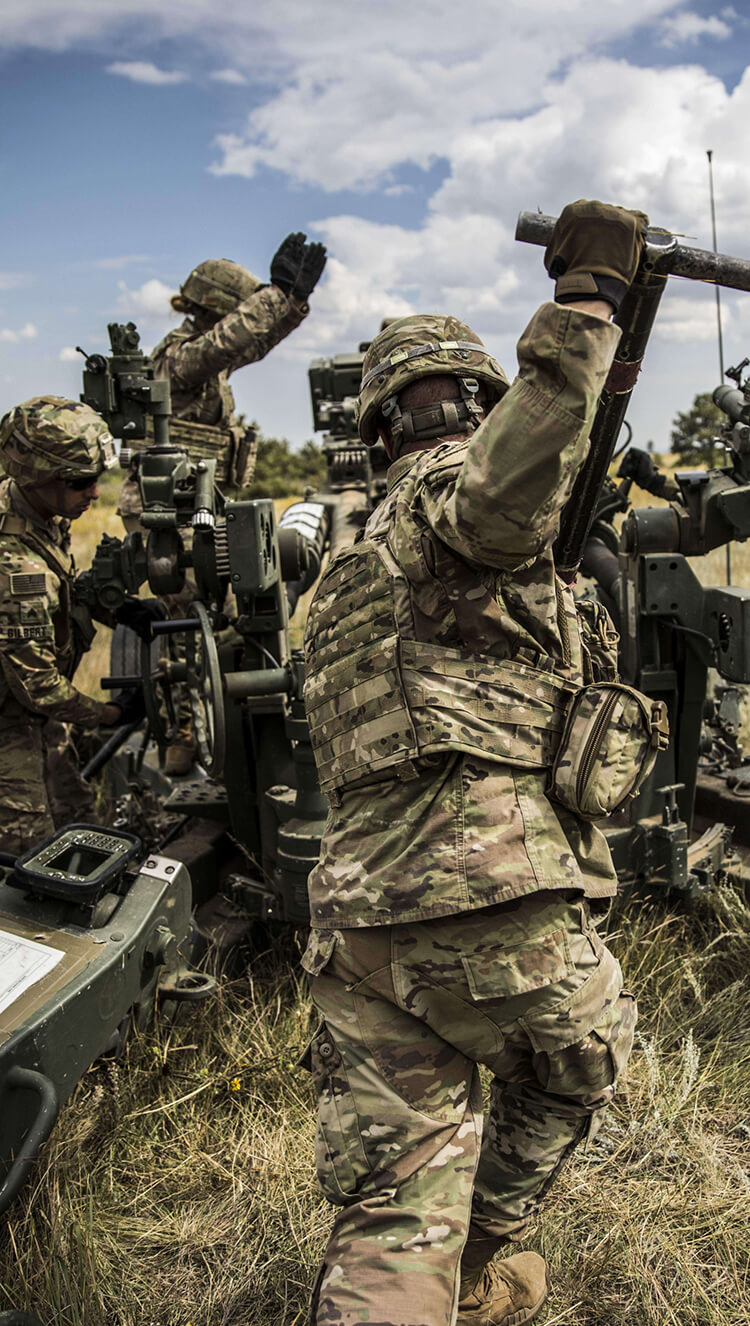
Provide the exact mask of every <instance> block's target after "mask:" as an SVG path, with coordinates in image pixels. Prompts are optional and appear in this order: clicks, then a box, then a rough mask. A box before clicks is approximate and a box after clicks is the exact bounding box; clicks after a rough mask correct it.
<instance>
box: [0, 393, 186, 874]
mask: <svg viewBox="0 0 750 1326" xmlns="http://www.w3.org/2000/svg"><path fill="white" fill-rule="evenodd" d="M0 457H1V459H2V465H3V468H4V470H5V473H6V475H7V476H8V477H6V478H4V479H3V480H2V481H1V482H0V848H2V850H3V851H6V852H12V853H14V854H18V853H19V852H22V851H24V850H25V849H26V848H27V847H30V846H31V845H32V844H33V843H35V842H37V841H38V840H39V839H41V838H44V837H45V836H46V835H48V834H50V833H52V831H53V829H54V828H55V827H59V826H60V825H62V824H65V823H69V822H70V821H71V820H73V821H75V820H80V821H85V820H88V821H90V820H91V819H92V818H93V806H92V800H91V794H90V791H89V789H88V787H87V785H86V784H85V783H84V782H83V781H82V779H81V777H80V774H79V773H78V770H77V768H76V766H75V764H74V761H73V759H72V757H71V752H70V748H69V745H68V743H67V741H66V732H65V728H64V726H63V725H64V724H68V723H72V724H75V725H76V726H78V727H81V728H95V727H97V726H99V725H101V726H103V727H114V726H119V725H120V724H122V723H125V722H130V721H133V720H134V719H137V718H139V717H142V716H143V700H142V696H141V695H140V693H139V692H136V693H131V694H130V695H127V694H125V695H123V696H122V697H120V696H118V697H117V699H116V700H114V699H113V700H112V701H110V702H109V703H105V702H103V701H101V700H93V699H91V698H90V697H89V696H88V695H84V694H83V693H82V692H81V691H79V690H76V688H75V686H74V685H73V683H72V680H71V679H72V677H73V674H74V672H75V669H76V666H77V664H78V662H79V660H80V658H81V655H82V653H83V652H84V651H85V650H86V649H88V648H89V646H90V644H91V640H92V638H93V635H94V629H93V626H92V624H91V619H90V614H89V612H88V610H87V609H85V608H84V607H83V606H82V605H81V604H76V601H75V574H76V573H75V565H74V562H73V558H72V556H71V553H70V524H71V521H73V520H77V519H78V517H79V516H81V515H83V513H84V511H86V510H87V509H88V507H89V506H90V505H91V503H92V502H93V501H95V499H96V497H97V495H98V494H97V481H98V479H99V476H100V475H101V474H102V472H103V471H104V469H105V468H107V467H108V466H110V465H113V464H114V461H115V453H114V445H113V442H112V438H111V436H110V434H109V432H108V431H107V428H106V425H105V424H104V422H103V420H102V419H101V418H100V417H99V415H98V414H96V413H95V412H94V411H93V410H91V409H90V408H89V407H88V406H87V405H81V404H79V403H78V402H77V401H68V400H63V399H62V398H61V397H59V396H38V397H35V398H34V399H33V400H29V401H25V402H24V403H23V405H17V406H16V407H15V408H14V409H13V410H11V411H10V412H9V413H8V414H6V415H5V417H4V419H3V420H2V422H0ZM116 616H117V619H118V620H120V621H123V622H125V624H126V625H127V626H130V627H132V628H133V629H134V630H136V631H138V632H139V634H143V635H146V636H148V634H149V632H150V627H151V622H152V621H153V620H154V619H155V618H157V617H161V616H163V610H162V608H161V605H158V604H155V603H153V602H151V601H149V600H140V599H126V600H125V603H124V604H123V606H122V608H121V609H120V610H118V612H117V614H116ZM109 624H110V625H111V624H112V623H111V621H110V622H109Z"/></svg>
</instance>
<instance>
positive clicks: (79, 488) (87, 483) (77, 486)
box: [63, 474, 101, 493]
mask: <svg viewBox="0 0 750 1326" xmlns="http://www.w3.org/2000/svg"><path fill="white" fill-rule="evenodd" d="M100 478H101V474H86V475H81V477H80V479H64V480H63V483H64V484H65V487H66V488H72V489H73V492H74V493H85V491H86V489H87V488H93V486H94V484H95V483H98V482H99V480H100Z"/></svg>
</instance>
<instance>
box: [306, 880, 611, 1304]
mask: <svg viewBox="0 0 750 1326" xmlns="http://www.w3.org/2000/svg"><path fill="white" fill-rule="evenodd" d="M303 966H304V967H305V969H306V971H307V972H308V976H309V981H310V989H311V992H312V997H313V1000H314V1003H315V1005H316V1007H317V1010H318V1012H319V1013H320V1015H321V1019H322V1020H321V1025H320V1027H319V1029H318V1031H317V1033H316V1035H315V1037H314V1038H313V1041H312V1043H311V1045H310V1047H309V1049H308V1052H307V1055H306V1058H305V1061H304V1062H305V1063H306V1066H307V1067H309V1068H310V1070H311V1072H312V1074H313V1077H314V1081H315V1084H316V1088H317V1092H318V1127H317V1133H316V1143H315V1146H316V1164H317V1171H318V1179H319V1182H320V1184H321V1187H322V1189H323V1192H324V1193H325V1195H326V1196H327V1197H328V1199H329V1201H331V1202H333V1203H334V1204H336V1205H337V1206H339V1207H340V1210H339V1211H338V1212H337V1214H336V1217H335V1220H334V1224H333V1230H332V1233H331V1237H330V1241H329V1244H328V1247H327V1249H326V1252H325V1255H324V1261H323V1266H322V1268H321V1271H320V1274H319V1276H318V1281H317V1284H316V1288H315V1291H314V1293H313V1303H312V1310H311V1321H312V1322H315V1323H317V1324H318V1326H354V1323H357V1326H360V1323H363V1322H370V1323H378V1326H450V1323H453V1322H454V1321H455V1314H456V1310H457V1296H458V1272H459V1266H460V1258H461V1253H462V1250H463V1247H464V1243H465V1242H466V1237H467V1232H468V1227H469V1222H470V1221H471V1222H472V1225H473V1226H476V1228H477V1229H478V1230H479V1231H481V1232H484V1233H486V1235H487V1236H489V1237H497V1238H500V1239H502V1238H503V1237H505V1236H507V1235H510V1234H512V1233H513V1232H516V1231H518V1230H520V1229H521V1228H522V1226H523V1225H524V1224H525V1223H526V1221H527V1220H528V1219H529V1217H530V1216H531V1215H533V1213H534V1212H535V1211H536V1210H537V1208H538V1206H539V1204H540V1201H541V1199H542V1197H543V1196H544V1194H545V1192H546V1191H547V1189H548V1188H549V1186H550V1184H551V1183H552V1181H553V1179H554V1178H555V1176H556V1175H557V1173H558V1171H559V1169H560V1167H561V1165H562V1163H563V1161H564V1160H565V1157H566V1156H567V1155H568V1154H569V1153H570V1151H571V1150H572V1149H573V1148H574V1147H575V1146H576V1145H577V1144H578V1143H579V1142H580V1141H581V1140H582V1139H583V1138H584V1136H585V1135H586V1134H587V1133H588V1132H590V1131H591V1126H592V1122H593V1121H594V1120H595V1119H598V1118H599V1117H600V1116H601V1111H602V1109H603V1108H604V1107H605V1106H606V1105H607V1104H608V1103H609V1102H610V1100H611V1099H612V1096H613V1094H614V1090H615V1083H616V1081H617V1078H618V1075H619V1073H620V1072H621V1071H622V1069H623V1068H624V1066H625V1064H626V1062H627V1059H628V1056H629V1054H630V1050H631V1047H632V1043H633V1030H634V1026H635V1021H636V1006H635V1001H634V999H633V997H632V995H630V994H627V993H624V992H623V991H622V978H621V973H620V968H619V964H618V963H617V961H616V959H615V958H614V957H613V956H612V954H611V953H610V952H609V950H608V949H607V948H606V947H605V945H604V944H603V942H602V940H601V939H600V937H599V935H598V934H597V932H596V928H595V926H594V924H593V921H592V917H591V913H590V909H589V905H588V903H587V902H586V900H585V899H583V897H582V895H580V894H564V893H563V894H560V893H552V892H540V893H535V894H531V895H529V896H527V897H523V898H517V899H514V900H513V901H511V902H507V903H502V904H500V905H498V906H494V907H488V908H483V909H481V910H477V911H472V912H465V913H462V914H460V915H457V916H448V917H445V918H440V919H437V920H431V921H421V922H418V923H414V924H403V925H393V926H378V927H368V928H366V929H350V930H338V931H327V930H314V931H312V933H311V936H310V940H309V943H308V946H307V949H306V952H305V955H304V958H303ZM479 1064H483V1065H485V1066H486V1067H487V1068H488V1069H489V1070H490V1073H491V1074H492V1084H491V1089H490V1101H489V1109H488V1114H487V1118H486V1120H483V1117H482V1100H481V1087H480V1080H479V1072H478V1068H477V1065H479Z"/></svg>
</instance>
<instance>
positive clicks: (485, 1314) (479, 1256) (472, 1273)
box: [456, 1226, 547, 1326]
mask: <svg viewBox="0 0 750 1326" xmlns="http://www.w3.org/2000/svg"><path fill="white" fill-rule="evenodd" d="M507 1242H509V1240H508V1239H498V1238H490V1237H487V1236H486V1235H484V1234H482V1233H481V1232H480V1231H479V1230H477V1229H476V1227H474V1226H472V1227H471V1228H470V1230H469V1238H468V1241H467V1244H466V1247H465V1248H464V1251H463V1256H462V1258H461V1279H460V1282H459V1291H458V1317H457V1318H456V1326H525V1324H526V1322H529V1321H533V1320H534V1318H535V1317H536V1315H537V1313H538V1312H539V1309H540V1308H541V1307H542V1305H543V1303H544V1301H545V1299H546V1297H547V1267H546V1264H545V1261H544V1258H543V1257H539V1256H538V1255H537V1253H535V1252H517V1253H515V1254H514V1256H512V1257H506V1258H505V1259H504V1261H500V1262H493V1261H492V1258H493V1257H494V1255H495V1253H496V1252H497V1251H498V1249H499V1248H501V1247H503V1246H504V1245H505V1244H506V1243H507Z"/></svg>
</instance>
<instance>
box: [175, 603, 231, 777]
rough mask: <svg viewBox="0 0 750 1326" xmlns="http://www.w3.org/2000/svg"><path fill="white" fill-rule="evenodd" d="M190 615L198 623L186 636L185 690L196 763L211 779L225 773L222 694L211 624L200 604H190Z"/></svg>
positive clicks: (219, 668) (224, 721) (224, 727)
mask: <svg viewBox="0 0 750 1326" xmlns="http://www.w3.org/2000/svg"><path fill="white" fill-rule="evenodd" d="M190 615H191V616H192V617H197V618H198V620H199V622H200V624H201V625H200V630H199V631H191V632H190V634H189V635H188V637H187V648H186V651H185V658H186V662H187V687H188V696H189V699H190V710H191V713H192V716H193V731H194V734H195V744H196V746H197V748H198V760H199V762H200V764H201V766H202V767H203V768H204V769H205V771H206V773H207V774H209V775H210V776H211V777H212V778H220V777H221V775H222V773H223V772H224V756H225V753H226V744H227V743H226V735H227V734H226V717H225V710H224V691H223V684H222V677H221V667H220V664H219V654H218V651H217V648H216V641H215V640H214V635H213V631H212V629H211V622H210V619H209V616H208V613H207V612H206V609H205V608H204V606H203V604H202V603H193V605H192V607H191V609H190Z"/></svg>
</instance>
